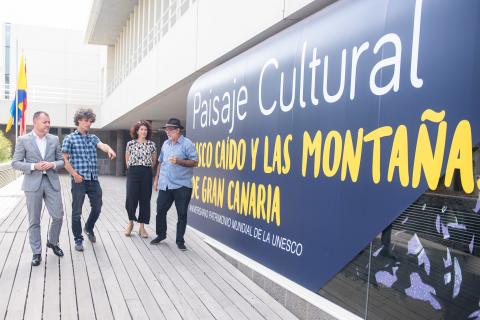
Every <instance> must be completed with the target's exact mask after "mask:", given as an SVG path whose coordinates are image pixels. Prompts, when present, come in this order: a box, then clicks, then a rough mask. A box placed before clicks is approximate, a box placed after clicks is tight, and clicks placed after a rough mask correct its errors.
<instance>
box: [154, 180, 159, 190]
mask: <svg viewBox="0 0 480 320" xmlns="http://www.w3.org/2000/svg"><path fill="white" fill-rule="evenodd" d="M153 190H155V191H158V181H157V179H155V180H154V181H153Z"/></svg>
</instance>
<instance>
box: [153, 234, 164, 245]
mask: <svg viewBox="0 0 480 320" xmlns="http://www.w3.org/2000/svg"><path fill="white" fill-rule="evenodd" d="M165 238H166V237H160V236H157V237H156V238H155V239H153V240H152V241H150V244H159V243H160V242H161V241H163V240H165Z"/></svg>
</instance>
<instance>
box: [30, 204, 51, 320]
mask: <svg viewBox="0 0 480 320" xmlns="http://www.w3.org/2000/svg"><path fill="white" fill-rule="evenodd" d="M47 221H48V213H47V212H46V210H45V207H44V208H43V210H42V217H41V219H40V225H41V226H42V228H41V237H42V241H43V242H44V241H46V239H47V228H45V226H46V224H47ZM44 284H45V251H44V250H42V262H41V264H40V265H39V266H37V267H32V271H31V273H30V285H29V287H28V296H27V302H26V305H25V319H42V313H43V293H44V289H45V287H44Z"/></svg>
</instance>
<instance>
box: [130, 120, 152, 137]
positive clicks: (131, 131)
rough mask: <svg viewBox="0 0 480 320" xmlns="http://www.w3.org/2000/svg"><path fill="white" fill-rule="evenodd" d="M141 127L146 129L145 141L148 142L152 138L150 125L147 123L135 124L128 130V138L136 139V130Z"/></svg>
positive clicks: (139, 122) (141, 121) (143, 121)
mask: <svg viewBox="0 0 480 320" xmlns="http://www.w3.org/2000/svg"><path fill="white" fill-rule="evenodd" d="M142 126H143V127H145V128H147V137H146V138H145V139H147V140H150V139H151V138H152V125H151V124H150V123H149V122H148V121H145V120H140V121H138V122H135V123H134V124H133V126H132V127H131V128H130V136H131V137H132V139H138V129H140V127H142Z"/></svg>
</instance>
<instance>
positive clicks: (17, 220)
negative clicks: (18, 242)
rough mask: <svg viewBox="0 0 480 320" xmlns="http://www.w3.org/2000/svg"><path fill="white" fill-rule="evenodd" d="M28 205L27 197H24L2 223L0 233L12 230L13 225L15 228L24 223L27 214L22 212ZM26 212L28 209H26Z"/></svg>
mask: <svg viewBox="0 0 480 320" xmlns="http://www.w3.org/2000/svg"><path fill="white" fill-rule="evenodd" d="M25 207H26V203H25V199H24V198H23V199H22V201H21V202H20V203H19V206H18V207H16V208H15V209H14V210H13V211H12V212H11V213H10V214H9V215H8V217H7V218H6V219H5V220H4V221H3V222H2V223H1V224H0V233H1V232H11V231H10V230H11V227H13V228H14V230H16V229H17V227H18V226H19V225H20V224H21V223H22V220H23V218H24V217H25V215H23V214H21V212H23V210H24V208H25ZM25 212H26V211H25Z"/></svg>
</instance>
